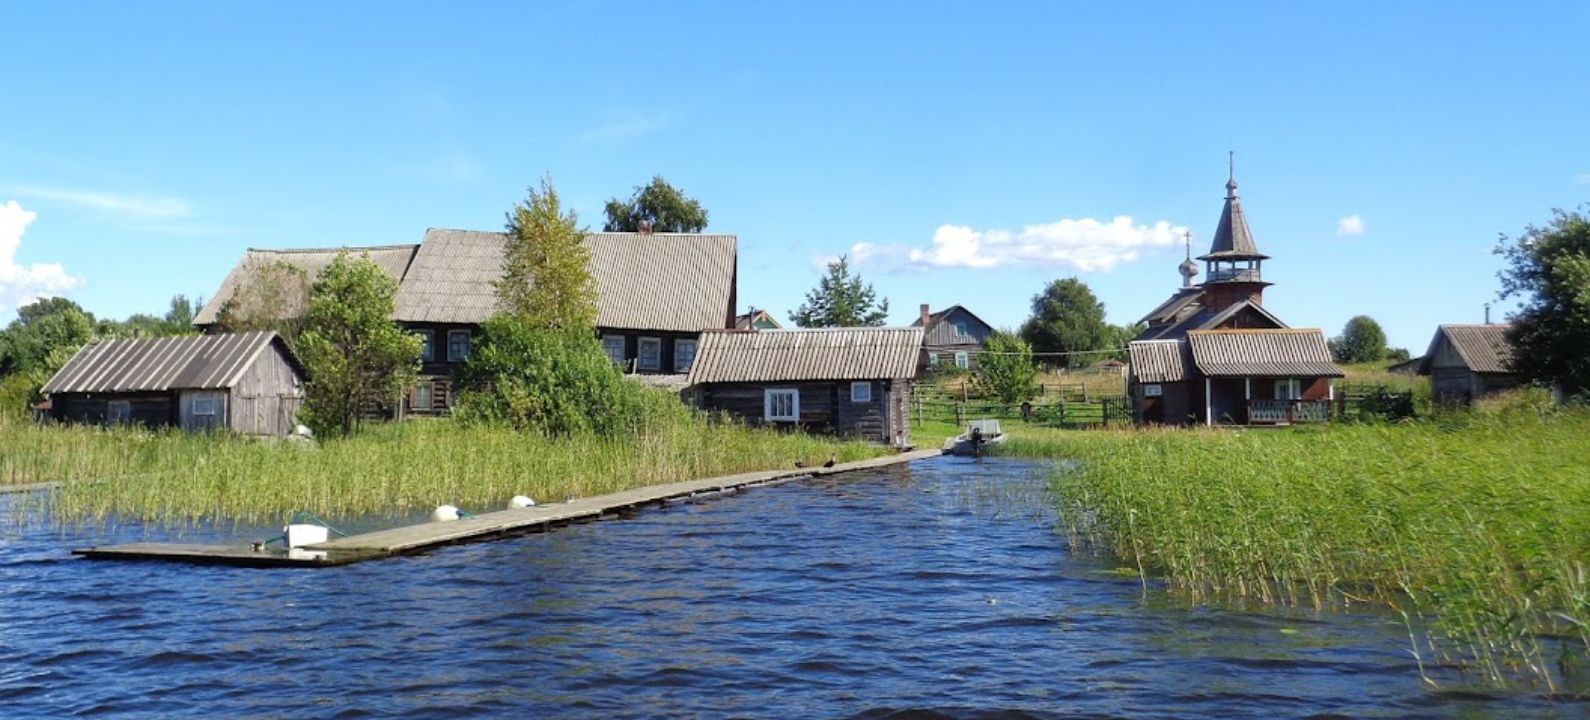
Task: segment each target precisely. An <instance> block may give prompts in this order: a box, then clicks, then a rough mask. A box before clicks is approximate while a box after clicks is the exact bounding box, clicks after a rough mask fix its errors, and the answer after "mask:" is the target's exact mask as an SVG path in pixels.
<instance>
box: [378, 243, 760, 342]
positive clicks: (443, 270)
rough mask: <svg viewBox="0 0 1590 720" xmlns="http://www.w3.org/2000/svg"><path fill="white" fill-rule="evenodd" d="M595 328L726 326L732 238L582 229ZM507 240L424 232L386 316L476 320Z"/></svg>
mask: <svg viewBox="0 0 1590 720" xmlns="http://www.w3.org/2000/svg"><path fill="white" fill-rule="evenodd" d="M585 238H586V243H587V246H588V247H589V248H590V251H591V264H590V270H591V275H592V276H593V278H594V279H595V281H596V295H597V301H596V304H597V319H596V324H597V325H598V326H601V327H609V328H626V329H642V330H665V331H678V332H696V331H700V330H703V329H709V328H722V327H726V326H727V325H728V323H729V322H730V321H731V317H732V315H733V312H734V301H735V298H734V285H735V272H736V270H735V267H736V264H737V260H738V258H737V253H738V250H737V239H736V238H735V236H733V235H694V234H678V233H653V234H641V233H590V234H587V235H586V236H585ZM506 243H507V237H506V236H505V235H504V234H502V233H497V232H481V231H475V230H445V229H432V230H429V231H427V232H426V233H425V240H424V242H422V243H420V246H419V252H418V253H417V254H416V255H415V257H414V262H413V263H412V264H411V265H410V267H409V271H408V275H407V276H406V277H404V279H403V284H402V286H401V287H400V288H399V290H398V296H397V311H396V312H395V313H394V314H393V319H395V320H398V321H402V322H438V323H479V322H482V321H484V320H486V319H487V318H488V317H491V315H493V314H494V313H495V312H496V311H497V291H496V288H495V287H494V286H493V284H492V283H494V282H496V281H497V280H498V279H499V278H501V277H502V256H503V251H504V248H505V247H506Z"/></svg>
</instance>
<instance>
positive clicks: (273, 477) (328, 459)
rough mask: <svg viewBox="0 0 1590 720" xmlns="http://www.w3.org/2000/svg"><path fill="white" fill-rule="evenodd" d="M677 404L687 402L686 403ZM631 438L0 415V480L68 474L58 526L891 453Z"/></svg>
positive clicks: (51, 507)
mask: <svg viewBox="0 0 1590 720" xmlns="http://www.w3.org/2000/svg"><path fill="white" fill-rule="evenodd" d="M672 403H673V404H674V405H675V406H677V404H678V403H677V400H673V401H672ZM646 425H647V426H646V427H642V428H638V429H637V430H636V432H635V434H634V436H633V437H611V438H609V437H598V436H595V435H574V436H564V437H556V438H549V437H545V436H541V435H535V434H527V433H521V432H514V431H511V430H506V429H497V428H488V427H466V426H462V425H460V424H458V423H455V422H453V421H451V420H447V419H439V420H413V421H408V422H403V423H395V424H375V425H367V426H366V429H365V431H364V432H362V433H360V434H359V435H357V436H355V437H353V438H351V439H347V440H327V441H323V442H320V443H318V444H315V445H301V444H296V443H291V442H262V441H257V440H249V439H244V438H238V437H232V436H228V435H224V434H213V435H184V434H181V433H177V432H170V431H163V432H148V431H143V430H134V429H117V430H108V431H107V430H100V429H95V428H83V427H60V426H37V425H33V424H31V423H25V422H19V421H6V420H0V481H3V482H5V483H12V484H15V483H28V482H44V481H61V482H62V483H63V484H62V485H61V487H60V488H58V489H57V490H56V491H55V492H54V493H52V495H51V497H50V499H49V502H48V503H47V505H46V506H47V508H48V517H49V518H51V519H52V520H54V521H56V522H61V523H84V522H97V521H100V520H103V519H105V518H109V517H116V518H120V519H124V520H139V521H144V522H150V523H158V524H182V523H191V522H200V521H211V522H226V521H234V522H237V521H241V522H261V521H268V522H276V521H281V520H284V519H285V518H287V517H288V516H290V515H291V514H292V513H293V512H295V511H299V510H307V511H311V512H314V513H316V514H318V515H321V516H322V517H326V518H328V519H329V518H346V517H350V516H370V515H397V514H403V513H408V512H412V511H414V510H426V509H430V508H431V507H434V506H436V505H438V504H441V503H451V504H454V505H457V506H459V507H462V508H465V509H469V510H476V511H486V510H497V509H500V508H502V507H504V506H505V504H506V503H507V501H508V499H509V498H510V497H512V496H514V495H519V494H523V495H529V496H531V497H533V498H536V499H538V500H541V501H546V500H562V499H564V498H565V497H566V496H568V495H569V494H570V493H573V494H577V495H580V496H592V495H600V494H604V493H611V492H616V491H619V490H624V489H629V488H634V487H642V486H647V485H654V484H661V483H668V482H676V481H681V480H690V479H696V478H704V477H713V476H718V475H726V474H733V473H738V472H747V471H752V470H768V469H777V468H792V467H794V463H795V461H797V460H801V461H804V462H806V463H809V464H813V465H816V464H820V463H822V462H823V461H826V460H827V459H828V458H829V457H836V458H837V459H838V460H839V461H841V462H845V461H850V460H858V459H863V458H869V457H876V456H879V455H883V454H886V453H889V452H891V451H890V450H889V449H888V448H884V447H880V446H875V445H868V444H865V443H861V442H844V441H839V440H834V439H830V438H822V437H813V436H808V435H805V434H801V433H791V432H781V431H777V430H769V429H749V428H746V427H744V426H741V425H738V424H735V423H729V422H721V421H712V420H709V419H707V418H703V417H701V416H699V415H697V414H695V413H693V412H689V411H685V410H683V409H682V408H680V409H679V410H678V411H677V412H675V411H664V412H653V413H649V414H648V420H647V421H646Z"/></svg>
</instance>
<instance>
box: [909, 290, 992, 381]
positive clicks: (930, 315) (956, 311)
mask: <svg viewBox="0 0 1590 720" xmlns="http://www.w3.org/2000/svg"><path fill="white" fill-rule="evenodd" d="M911 327H919V328H923V340H922V357H921V359H920V361H919V362H918V365H919V367H921V368H922V369H928V368H934V367H938V366H940V365H953V366H955V367H958V368H961V369H963V370H975V369H976V368H977V354H978V352H980V351H981V350H982V349H983V343H984V342H987V341H988V336H989V335H992V334H994V326H992V325H989V324H988V323H986V322H984V321H983V319H982V318H980V317H978V316H977V315H976V314H974V313H972V311H970V310H967V309H966V308H965V307H962V306H960V305H951V306H950V307H948V308H946V309H944V310H940V311H938V312H929V307H928V306H927V305H926V304H924V305H923V306H922V315H921V317H919V318H917V320H916V321H915V322H913V323H911Z"/></svg>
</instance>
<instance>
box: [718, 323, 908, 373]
mask: <svg viewBox="0 0 1590 720" xmlns="http://www.w3.org/2000/svg"><path fill="white" fill-rule="evenodd" d="M921 352H922V328H920V327H910V328H878V327H867V328H821V329H800V330H761V331H755V332H747V331H731V330H719V331H714V332H705V333H702V334H701V343H700V345H699V346H698V347H697V348H696V359H695V362H694V363H693V364H692V365H691V366H690V377H689V379H688V380H687V382H688V384H690V385H697V384H702V383H728V382H796V381H802V380H879V379H895V378H909V377H915V376H916V365H917V357H918V355H919V354H920V353H921Z"/></svg>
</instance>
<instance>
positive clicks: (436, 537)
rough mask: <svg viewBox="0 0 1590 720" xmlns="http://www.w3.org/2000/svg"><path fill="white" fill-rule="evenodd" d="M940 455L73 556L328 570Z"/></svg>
mask: <svg viewBox="0 0 1590 720" xmlns="http://www.w3.org/2000/svg"><path fill="white" fill-rule="evenodd" d="M942 454H943V451H942V450H918V451H915V452H907V453H900V454H897V455H886V456H884V457H879V458H873V459H871V460H859V461H857V462H850V463H842V464H839V465H835V466H833V467H831V468H803V469H790V470H762V471H759V472H750V473H741V474H739V475H728V476H725V477H717V478H708V479H706V480H689V481H686V482H678V483H670V484H667V485H653V486H650V487H642V488H635V489H633V490H625V491H623V492H618V493H613V494H611V495H601V496H598V497H589V498H576V499H574V500H570V501H569V502H564V503H554V504H549V505H536V506H533V507H528V508H523V509H517V510H501V511H497V512H490V513H481V514H479V515H475V516H472V517H467V518H461V519H458V520H452V521H447V522H430V523H424V524H420V525H409V526H406V527H397V528H391V529H389V530H378V531H376V532H370V533H364V534H360V535H353V536H350V537H345V538H338V539H335V540H331V541H328V542H324V543H319V544H316V545H308V546H305V547H301V548H294V549H292V550H290V551H287V552H283V551H280V550H276V549H262V550H255V549H253V548H251V547H248V546H231V545H186V544H181V543H129V544H126V545H108V546H104V547H88V548H78V549H76V550H73V551H72V553H73V554H75V555H81V556H83V557H85V558H90V559H94V560H164V561H168V562H185V563H199V564H208V565H237V566H243V567H331V566H335V565H347V564H350V563H356V562H362V561H365V560H380V559H383V558H390V557H396V556H399V555H414V554H417V553H423V552H426V551H429V550H433V549H435V548H439V547H444V546H447V545H459V544H463V543H472V542H483V541H486V540H496V539H498V538H504V537H514V536H517V535H526V534H529V533H535V532H545V531H547V530H551V529H553V528H558V527H562V526H564V525H568V524H570V523H576V522H588V521H591V520H601V519H604V518H609V517H617V516H619V515H621V514H623V513H626V512H629V511H633V510H635V509H638V508H641V507H645V506H647V505H656V504H659V503H665V502H669V501H672V500H681V499H689V498H694V497H702V496H708V495H716V494H720V493H730V492H735V491H737V490H740V489H743V488H750V487H758V486H762V485H772V484H775V483H781V482H788V481H790V480H797V479H800V478H807V477H814V476H822V475H834V474H837V473H842V472H851V471H855V470H866V469H870V468H879V467H885V466H888V465H898V464H901V463H908V462H911V461H913V460H921V459H924V458H930V457H938V456H940V455H942Z"/></svg>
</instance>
